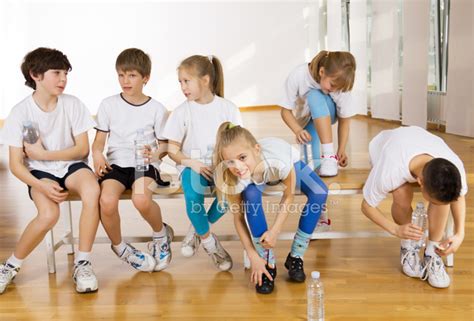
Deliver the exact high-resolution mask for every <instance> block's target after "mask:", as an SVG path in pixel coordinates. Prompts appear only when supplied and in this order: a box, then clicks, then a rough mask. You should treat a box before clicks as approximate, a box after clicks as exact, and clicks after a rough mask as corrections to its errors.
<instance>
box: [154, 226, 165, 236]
mask: <svg viewBox="0 0 474 321" xmlns="http://www.w3.org/2000/svg"><path fill="white" fill-rule="evenodd" d="M165 236H166V228H165V224H163V226H162V228H161V230H160V231H158V232H156V231H153V238H154V239H159V238H162V237H165Z"/></svg>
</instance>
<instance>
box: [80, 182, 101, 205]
mask: <svg viewBox="0 0 474 321" xmlns="http://www.w3.org/2000/svg"><path fill="white" fill-rule="evenodd" d="M99 199H100V186H99V185H98V184H95V185H90V186H88V187H87V188H86V190H84V191H83V192H81V200H82V203H83V205H84V206H97V205H98V204H99Z"/></svg>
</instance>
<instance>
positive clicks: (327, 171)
mask: <svg viewBox="0 0 474 321" xmlns="http://www.w3.org/2000/svg"><path fill="white" fill-rule="evenodd" d="M355 69H356V63H355V59H354V57H353V56H352V54H351V53H350V52H344V51H326V50H323V51H321V52H319V53H318V54H317V55H316V56H315V57H314V58H313V60H312V61H311V63H309V64H308V63H304V64H301V65H299V66H298V67H296V68H295V69H294V70H293V71H292V72H291V73H290V75H289V76H288V78H287V80H286V83H285V96H284V99H283V101H282V102H281V103H280V106H281V107H282V108H281V117H282V118H283V121H284V122H285V123H286V124H287V125H288V127H290V129H291V130H292V131H293V133H294V134H295V136H296V141H297V142H298V143H299V144H311V150H312V158H313V164H310V165H312V166H314V167H315V168H317V167H318V166H319V175H320V176H336V175H337V173H338V166H342V167H345V166H347V164H348V158H347V155H346V145H347V140H348V137H349V127H350V118H351V117H352V116H354V115H355V114H356V110H355V106H354V103H353V100H352V94H351V90H352V86H353V84H354V75H355ZM336 121H338V122H339V124H338V128H337V132H338V148H337V152H335V150H334V144H333V137H332V128H331V124H334V123H336ZM320 144H321V153H320ZM308 156H309V155H308Z"/></svg>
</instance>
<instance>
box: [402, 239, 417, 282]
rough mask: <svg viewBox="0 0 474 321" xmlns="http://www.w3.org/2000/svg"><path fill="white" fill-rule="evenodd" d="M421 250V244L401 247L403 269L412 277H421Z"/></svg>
mask: <svg viewBox="0 0 474 321" xmlns="http://www.w3.org/2000/svg"><path fill="white" fill-rule="evenodd" d="M419 251H420V247H419V246H410V247H408V248H404V247H401V248H400V263H401V264H402V271H403V273H405V274H406V275H408V276H409V277H411V278H420V277H421V260H420V256H419V254H418V252H419Z"/></svg>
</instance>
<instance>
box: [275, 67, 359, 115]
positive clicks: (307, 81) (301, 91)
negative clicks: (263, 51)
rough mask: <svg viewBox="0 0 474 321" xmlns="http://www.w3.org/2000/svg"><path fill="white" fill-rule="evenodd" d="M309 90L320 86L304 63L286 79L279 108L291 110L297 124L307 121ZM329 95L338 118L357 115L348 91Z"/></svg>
mask: <svg viewBox="0 0 474 321" xmlns="http://www.w3.org/2000/svg"><path fill="white" fill-rule="evenodd" d="M311 89H321V86H320V85H319V84H318V83H317V82H316V80H314V79H313V77H312V76H311V74H310V72H309V64H307V63H304V64H301V65H299V66H298V67H296V68H295V69H294V70H293V71H292V72H291V73H290V75H289V76H288V78H287V79H286V83H285V96H284V97H283V100H282V101H281V103H280V106H282V107H284V108H286V109H289V110H292V111H293V112H294V113H295V117H296V119H297V120H298V121H299V122H302V120H303V119H309V118H308V117H309V115H311V113H310V110H309V106H308V103H307V101H306V96H307V95H308V92H309V91H310V90H311ZM329 95H330V96H331V98H332V100H334V103H335V104H336V111H337V116H338V117H341V118H348V117H352V116H354V115H355V114H356V113H357V111H356V108H355V106H354V100H353V99H352V93H351V92H350V91H348V92H342V91H336V92H332V93H329ZM299 100H303V101H304V103H298V101H299Z"/></svg>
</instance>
